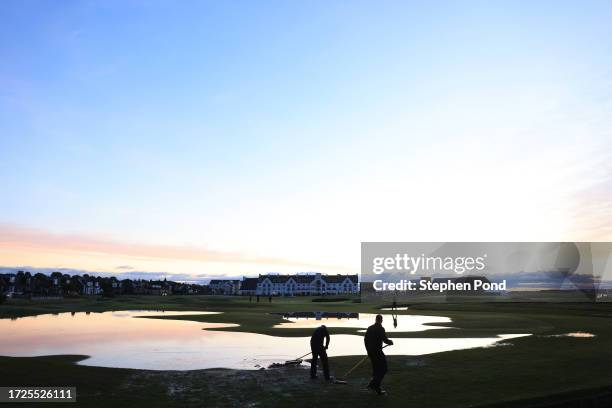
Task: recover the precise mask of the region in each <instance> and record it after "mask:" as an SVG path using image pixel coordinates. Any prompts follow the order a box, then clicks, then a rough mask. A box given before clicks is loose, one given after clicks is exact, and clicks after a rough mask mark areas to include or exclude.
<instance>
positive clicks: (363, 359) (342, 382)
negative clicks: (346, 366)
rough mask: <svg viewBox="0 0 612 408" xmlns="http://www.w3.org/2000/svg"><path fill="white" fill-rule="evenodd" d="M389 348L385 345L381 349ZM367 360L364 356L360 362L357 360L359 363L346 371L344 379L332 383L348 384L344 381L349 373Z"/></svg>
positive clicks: (336, 379) (337, 379)
mask: <svg viewBox="0 0 612 408" xmlns="http://www.w3.org/2000/svg"><path fill="white" fill-rule="evenodd" d="M389 346H390V344H387V345H385V346H384V347H383V348H387V347H389ZM367 358H368V356H367V355H366V356H365V357H363V358H362V359H361V360H359V361H358V362H357V364H355V365H354V366H352V367H351V369H350V370H348V371H347V372H346V374H344V377H340V378H334V381H333V382H334V384H348V382H347V380H346V379H347V378H348V376H349V374H350V373H352V372H353V371H355V369H356V368H357V367H359V366H360V365H361V364H362V363H363V362H364V361H366V359H367Z"/></svg>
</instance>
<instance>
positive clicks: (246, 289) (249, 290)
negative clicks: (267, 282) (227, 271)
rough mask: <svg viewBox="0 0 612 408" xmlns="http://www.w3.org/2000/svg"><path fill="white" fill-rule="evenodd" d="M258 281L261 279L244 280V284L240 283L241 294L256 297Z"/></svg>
mask: <svg viewBox="0 0 612 408" xmlns="http://www.w3.org/2000/svg"><path fill="white" fill-rule="evenodd" d="M258 281H259V278H242V282H240V294H241V295H243V296H253V295H256V294H257V282H258Z"/></svg>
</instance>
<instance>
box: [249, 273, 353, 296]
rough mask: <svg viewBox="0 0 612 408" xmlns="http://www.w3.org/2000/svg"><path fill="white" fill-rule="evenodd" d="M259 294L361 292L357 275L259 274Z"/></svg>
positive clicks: (300, 294) (297, 294) (286, 294)
mask: <svg viewBox="0 0 612 408" xmlns="http://www.w3.org/2000/svg"><path fill="white" fill-rule="evenodd" d="M256 293H257V294H258V295H281V296H306V295H337V294H354V293H359V281H358V279H357V275H323V274H321V273H316V274H304V275H259V278H258V280H257V291H256Z"/></svg>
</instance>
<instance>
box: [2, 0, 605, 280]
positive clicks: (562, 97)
mask: <svg viewBox="0 0 612 408" xmlns="http://www.w3.org/2000/svg"><path fill="white" fill-rule="evenodd" d="M611 98H612V3H610V2H607V1H601V2H592V1H586V2H569V1H539V2H522V1H511V2H505V1H495V2H490V1H483V2H472V1H460V2H457V1H449V2H444V1H440V2H426V1H423V2H415V1H398V2H392V1H381V2H366V1H291V2H286V1H232V2H223V1H181V2H174V1H156V0H150V1H147V0H140V1H66V0H60V1H44V0H40V1H29V0H24V1H21V0H20V1H17V0H15V1H13V0H8V1H2V2H0V158H1V160H0V188H1V190H0V191H1V196H0V197H1V198H0V266H3V267H9V268H10V267H32V268H70V269H80V270H87V271H92V272H111V273H116V274H121V273H128V272H133V271H143V272H163V273H167V274H169V275H173V274H174V275H176V276H181V277H190V276H191V277H211V276H240V275H243V274H245V275H257V274H258V273H266V272H305V271H321V272H324V273H356V272H358V271H359V262H360V253H359V251H360V242H362V241H440V242H446V241H609V240H612V223H610V220H611V219H612V160H611V156H612V99H611Z"/></svg>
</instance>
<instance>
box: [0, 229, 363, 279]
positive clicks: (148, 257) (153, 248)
mask: <svg viewBox="0 0 612 408" xmlns="http://www.w3.org/2000/svg"><path fill="white" fill-rule="evenodd" d="M0 247H1V248H2V249H3V250H5V251H6V250H20V251H21V252H24V251H25V252H27V253H30V254H32V256H36V254H37V253H42V252H44V253H53V254H62V255H64V256H66V259H70V255H88V256H89V255H96V256H104V257H107V258H112V257H123V258H124V259H125V258H126V257H127V258H131V259H135V260H141V261H189V262H203V263H219V264H234V265H237V264H245V265H260V266H270V267H273V266H284V267H289V266H290V267H301V268H302V269H304V268H307V269H316V270H329V271H334V272H336V271H337V272H340V271H348V270H351V271H352V269H349V268H346V267H342V266H330V265H317V264H311V263H304V262H301V261H296V260H291V259H284V258H279V257H268V256H257V255H250V254H244V253H238V252H223V251H215V250H210V249H207V248H202V247H195V246H172V245H155V244H141V243H128V242H120V241H114V240H107V239H102V238H97V237H92V236H86V235H76V234H58V233H53V232H49V231H46V230H42V229H36V228H29V227H23V226H16V225H11V224H0ZM0 261H1V259H0ZM128 261H129V259H128ZM26 262H27V261H26ZM38 266H41V265H38ZM50 266H51V265H50ZM108 269H110V268H108ZM130 269H135V267H134V266H132V265H129V264H125V265H120V266H117V267H116V270H130ZM353 272H354V271H353Z"/></svg>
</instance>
